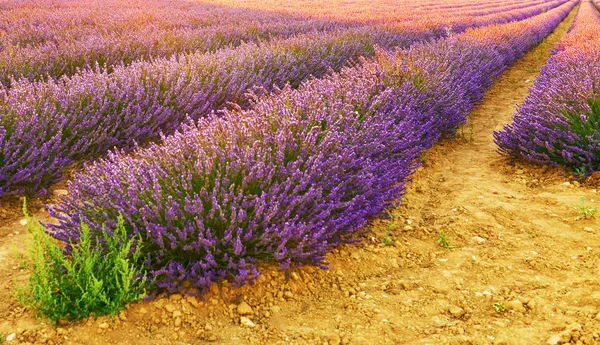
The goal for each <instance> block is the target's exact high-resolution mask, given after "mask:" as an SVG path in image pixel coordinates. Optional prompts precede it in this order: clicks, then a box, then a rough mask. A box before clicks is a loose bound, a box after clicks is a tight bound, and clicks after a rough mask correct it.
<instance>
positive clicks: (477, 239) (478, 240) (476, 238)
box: [471, 236, 486, 244]
mask: <svg viewBox="0 0 600 345" xmlns="http://www.w3.org/2000/svg"><path fill="white" fill-rule="evenodd" d="M471 240H473V242H475V243H478V244H484V243H485V241H486V239H485V238H483V237H479V236H473V237H472V238H471Z"/></svg>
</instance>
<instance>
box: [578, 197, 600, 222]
mask: <svg viewBox="0 0 600 345" xmlns="http://www.w3.org/2000/svg"><path fill="white" fill-rule="evenodd" d="M575 210H577V213H578V214H579V217H582V218H584V219H589V218H593V217H595V216H596V212H598V206H590V205H587V204H586V203H585V198H584V197H581V204H580V205H577V206H575Z"/></svg>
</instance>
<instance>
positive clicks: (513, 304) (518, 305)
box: [506, 299, 527, 313]
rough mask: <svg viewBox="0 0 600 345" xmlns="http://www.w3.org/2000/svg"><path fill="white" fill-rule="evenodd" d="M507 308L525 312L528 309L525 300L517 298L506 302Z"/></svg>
mask: <svg viewBox="0 0 600 345" xmlns="http://www.w3.org/2000/svg"><path fill="white" fill-rule="evenodd" d="M506 308H507V309H508V310H514V311H516V312H518V313H525V312H526V311H527V310H526V309H525V307H524V306H523V302H521V301H520V300H518V299H516V300H512V301H510V302H507V303H506Z"/></svg>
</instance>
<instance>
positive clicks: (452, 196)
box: [0, 13, 600, 345]
mask: <svg viewBox="0 0 600 345" xmlns="http://www.w3.org/2000/svg"><path fill="white" fill-rule="evenodd" d="M573 15H574V13H572V14H571V16H570V17H569V18H568V19H567V20H566V21H565V22H564V23H563V24H561V25H560V27H559V28H558V29H557V31H556V32H555V33H554V34H552V35H551V36H550V37H549V38H548V39H547V40H546V41H545V42H544V43H543V44H542V45H540V46H539V47H537V48H536V49H535V50H534V51H532V52H531V53H529V54H528V55H527V56H526V57H525V58H523V59H522V60H521V61H519V62H518V63H517V64H516V65H514V66H513V67H511V68H510V69H509V70H508V71H507V72H506V73H505V74H504V75H502V76H501V77H500V78H499V80H498V81H497V82H496V83H495V84H494V85H493V87H492V88H491V90H489V92H488V93H487V96H486V98H485V99H484V101H483V102H482V104H481V105H480V106H478V107H477V108H476V109H475V110H474V112H473V113H472V114H471V116H470V119H469V124H468V125H467V126H465V129H464V131H463V133H464V136H463V137H461V138H458V139H455V140H449V141H445V142H443V143H441V144H440V145H437V146H436V147H435V148H433V149H432V150H431V151H430V152H429V153H428V154H427V155H426V157H425V164H424V166H423V167H422V168H421V169H419V171H418V172H417V174H416V175H415V177H414V181H413V183H411V184H410V188H409V192H408V194H407V196H406V200H405V202H404V205H403V206H401V207H399V208H397V209H395V210H392V211H391V212H390V214H391V216H392V217H391V219H389V220H378V221H376V222H375V224H374V225H373V226H372V227H373V231H372V233H371V235H370V236H369V239H367V240H366V241H364V242H363V243H362V244H359V245H354V246H344V247H342V248H340V249H339V250H338V251H336V252H335V253H333V254H331V255H330V256H329V260H330V262H331V269H330V270H329V271H320V270H317V269H314V268H304V269H302V270H299V271H295V272H292V273H291V274H290V275H289V276H288V279H286V278H285V275H284V274H283V273H281V272H277V271H276V270H275V269H266V271H265V274H264V275H263V276H261V278H260V279H259V281H258V282H257V283H256V284H255V285H254V286H247V287H244V288H241V289H231V288H229V287H228V286H227V284H224V285H223V286H222V287H221V288H220V291H219V287H217V286H215V289H213V290H214V291H213V292H212V293H211V294H209V295H208V296H206V297H207V299H206V300H203V301H201V300H199V299H197V298H193V297H183V298H182V296H180V295H175V296H171V297H170V298H166V297H161V298H158V299H155V300H154V301H152V302H149V303H139V304H136V305H132V306H130V308H129V310H127V311H126V312H125V313H123V315H122V318H121V319H118V320H116V322H115V323H111V322H109V323H108V325H106V326H108V328H107V329H104V328H101V327H99V325H100V324H102V323H103V322H105V321H106V320H105V319H99V320H89V321H88V322H87V323H83V324H80V325H72V326H63V327H62V328H59V329H58V330H56V331H55V330H52V329H51V328H50V327H48V326H46V325H39V321H36V320H35V319H33V318H32V316H31V315H30V314H29V313H27V312H23V311H22V310H20V309H19V308H18V307H17V305H16V304H15V303H14V302H13V301H12V298H11V297H10V290H11V289H12V280H13V279H14V278H16V279H24V277H25V276H24V273H22V272H19V270H18V269H13V266H15V267H16V263H15V261H14V260H13V259H12V257H11V256H10V255H9V254H7V253H9V250H8V248H9V245H8V243H9V241H11V240H15V239H16V242H17V243H19V244H18V247H19V248H22V247H23V246H22V244H21V243H22V242H23V240H24V236H23V227H22V226H20V225H19V223H18V221H16V222H15V223H12V224H10V225H8V226H5V227H4V228H3V230H0V234H2V233H7V231H8V230H7V229H10V232H11V233H12V237H11V238H8V237H5V239H4V240H3V242H0V243H1V244H0V260H1V261H0V262H1V263H0V274H1V275H2V277H4V278H5V279H4V280H2V283H1V285H0V332H4V334H10V333H12V332H16V333H17V339H20V340H19V341H23V342H24V341H31V342H45V343H48V344H50V343H53V344H203V343H205V342H213V343H217V344H329V345H333V344H340V343H341V344H546V343H547V341H548V340H549V339H550V338H551V337H552V336H555V337H554V338H553V339H554V340H555V341H556V342H555V343H563V342H568V341H569V340H570V341H571V343H572V344H600V335H599V334H600V314H599V312H600V285H599V277H600V222H599V221H598V220H597V219H596V218H592V219H578V213H577V211H576V210H575V207H576V206H577V205H579V203H580V198H581V197H584V198H585V200H586V201H587V203H590V204H594V201H593V200H594V199H595V198H599V197H598V196H597V195H596V191H595V190H593V189H591V188H592V187H583V186H578V185H576V183H575V182H574V181H570V180H569V178H568V177H561V176H560V173H559V172H557V171H554V170H550V171H547V169H540V168H535V167H530V166H524V165H519V164H517V165H516V166H511V165H509V164H507V163H508V161H507V160H506V159H505V158H503V157H501V156H499V155H498V154H497V153H496V147H495V145H494V143H493V140H492V132H493V130H495V129H499V128H501V126H502V124H504V123H506V122H508V121H510V119H511V116H512V113H513V111H514V107H515V105H516V104H519V103H521V102H522V100H523V99H524V98H525V96H526V95H527V90H528V88H529V86H531V84H532V81H533V80H534V78H535V76H536V75H537V74H538V73H539V68H540V67H541V66H542V65H543V63H544V62H545V60H546V59H547V58H548V56H549V53H550V49H551V47H552V46H553V45H554V44H555V43H556V42H557V41H558V40H559V39H560V38H561V37H562V35H564V33H565V32H566V30H567V29H568V27H569V25H570V23H571V21H572V19H573ZM565 182H569V183H568V185H566V184H565ZM599 199H600V198H599ZM598 204H600V200H599V202H598ZM19 229H20V230H19ZM440 231H444V232H445V233H446V234H447V236H448V238H449V242H450V244H451V245H452V247H453V248H452V249H445V248H442V247H441V246H439V245H438V244H437V242H436V241H437V239H438V234H439V233H440ZM15 232H20V233H15ZM7 239H8V240H7ZM242 301H245V302H246V303H247V306H246V305H244V304H242V306H241V307H240V303H241V302H242ZM495 304H496V306H495ZM246 307H249V308H246ZM503 309H506V310H505V311H503ZM241 316H244V317H245V318H247V319H243V322H244V323H247V324H249V325H240V321H241V319H240V317H241ZM103 326H105V325H103ZM24 331H25V333H23V332H24Z"/></svg>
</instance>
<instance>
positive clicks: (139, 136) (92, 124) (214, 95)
mask: <svg viewBox="0 0 600 345" xmlns="http://www.w3.org/2000/svg"><path fill="white" fill-rule="evenodd" d="M564 1H566V0H560V1H559V2H555V3H554V4H555V5H556V4H558V3H562V2H564ZM539 11H540V10H539V9H537V7H535V6H534V7H528V8H527V9H526V10H519V11H517V12H511V11H509V12H506V13H503V12H502V13H497V14H495V15H494V16H493V18H487V17H479V18H480V19H481V18H487V19H486V21H484V22H486V23H487V22H504V21H510V20H513V19H524V18H528V17H531V16H532V15H534V14H538V13H539ZM478 23H480V22H479V21H478ZM440 35H442V33H436V32H433V31H422V30H416V31H413V32H410V31H406V32H405V31H396V30H390V29H386V28H384V27H382V26H370V27H361V28H350V29H342V30H334V31H331V32H328V33H322V32H320V33H309V34H304V35H297V36H294V37H291V38H287V39H275V40H272V41H269V42H267V43H247V44H242V45H241V46H239V47H237V48H230V49H221V50H219V51H217V52H214V53H208V54H202V53H195V54H187V55H182V56H179V57H172V58H161V59H156V60H154V61H139V62H134V63H132V64H131V65H128V66H117V67H114V68H112V69H111V73H109V71H107V70H104V71H92V70H85V71H81V72H80V73H78V74H75V75H74V76H72V77H69V78H67V77H63V78H61V79H60V80H59V81H48V82H30V81H28V80H21V81H19V82H15V83H14V84H13V85H12V87H11V88H3V89H0V163H1V164H0V195H2V194H5V193H29V194H34V193H38V192H43V191H44V188H46V187H47V186H49V185H50V184H51V183H54V182H56V181H57V180H59V179H60V178H61V177H62V173H63V170H64V169H65V168H66V167H68V166H69V165H70V164H72V163H73V162H76V161H78V160H85V159H91V158H94V157H97V156H101V155H104V154H105V153H106V152H107V151H108V150H109V149H112V148H114V147H117V148H120V149H131V148H133V147H135V145H136V143H144V142H147V141H150V140H152V139H156V138H158V137H159V135H160V133H161V132H163V133H165V134H171V133H172V132H173V131H174V130H175V129H176V128H178V127H179V125H180V124H181V123H182V122H183V121H184V120H185V119H186V117H189V118H191V119H193V120H196V119H198V118H201V117H203V116H207V115H209V114H210V113H211V112H213V111H216V110H218V109H220V108H222V107H223V106H224V105H226V104H227V103H229V102H234V103H237V104H238V105H241V106H244V105H245V104H244V102H246V100H245V94H246V93H248V92H249V91H250V90H251V89H252V88H254V89H257V88H264V89H265V90H267V91H269V90H272V89H273V86H276V87H283V86H284V85H285V84H286V83H289V84H290V85H291V86H292V87H296V86H298V85H299V84H300V82H302V81H303V80H305V79H307V78H308V77H309V76H311V75H312V76H315V77H321V76H323V75H325V74H326V73H328V72H329V71H330V70H331V69H333V70H339V69H340V68H341V67H342V66H343V65H345V64H346V63H347V62H348V61H352V60H355V59H357V58H359V57H364V56H372V55H373V54H374V46H376V45H378V46H380V47H381V48H384V49H391V48H394V47H396V48H402V47H408V46H410V45H411V44H412V43H414V42H417V41H427V40H431V39H433V38H435V37H438V36H440Z"/></svg>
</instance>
